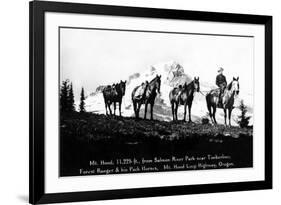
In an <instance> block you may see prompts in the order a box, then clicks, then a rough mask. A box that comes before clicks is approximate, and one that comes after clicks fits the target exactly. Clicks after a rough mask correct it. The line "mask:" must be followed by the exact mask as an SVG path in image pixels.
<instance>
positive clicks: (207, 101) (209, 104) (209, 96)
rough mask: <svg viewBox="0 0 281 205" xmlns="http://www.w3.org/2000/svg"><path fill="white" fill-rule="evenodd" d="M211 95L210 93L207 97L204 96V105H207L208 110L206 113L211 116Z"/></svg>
mask: <svg viewBox="0 0 281 205" xmlns="http://www.w3.org/2000/svg"><path fill="white" fill-rule="evenodd" d="M211 97H212V96H211V94H210V93H208V94H207V95H206V103H207V109H208V111H209V113H210V114H211V107H212V106H211Z"/></svg>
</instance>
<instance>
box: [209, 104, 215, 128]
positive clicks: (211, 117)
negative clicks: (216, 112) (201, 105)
mask: <svg viewBox="0 0 281 205" xmlns="http://www.w3.org/2000/svg"><path fill="white" fill-rule="evenodd" d="M207 108H208V111H209V116H210V119H211V121H212V123H214V120H213V115H212V107H211V106H210V105H209V104H208V103H207Z"/></svg>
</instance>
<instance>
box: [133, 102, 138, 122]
mask: <svg viewBox="0 0 281 205" xmlns="http://www.w3.org/2000/svg"><path fill="white" fill-rule="evenodd" d="M133 107H134V112H135V118H137V103H136V102H135V101H133Z"/></svg>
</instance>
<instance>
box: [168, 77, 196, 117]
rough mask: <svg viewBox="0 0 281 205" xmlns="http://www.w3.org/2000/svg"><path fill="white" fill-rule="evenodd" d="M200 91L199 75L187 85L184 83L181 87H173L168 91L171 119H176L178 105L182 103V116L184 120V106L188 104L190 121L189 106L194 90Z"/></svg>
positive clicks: (189, 112)
mask: <svg viewBox="0 0 281 205" xmlns="http://www.w3.org/2000/svg"><path fill="white" fill-rule="evenodd" d="M195 91H197V92H199V91H200V83H199V77H198V78H194V80H193V81H192V82H190V83H189V84H188V85H187V84H186V83H185V84H184V85H183V87H182V88H174V89H173V90H171V91H170V93H169V98H170V102H171V107H172V114H173V120H178V106H179V105H184V118H183V121H186V106H188V114H189V115H188V116H189V122H192V121H191V106H192V101H193V95H194V92H195Z"/></svg>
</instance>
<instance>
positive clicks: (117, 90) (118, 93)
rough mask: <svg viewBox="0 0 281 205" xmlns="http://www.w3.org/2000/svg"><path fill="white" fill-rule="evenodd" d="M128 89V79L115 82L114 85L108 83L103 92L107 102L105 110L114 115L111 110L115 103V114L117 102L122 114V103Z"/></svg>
mask: <svg viewBox="0 0 281 205" xmlns="http://www.w3.org/2000/svg"><path fill="white" fill-rule="evenodd" d="M125 91H126V81H122V80H121V81H120V83H117V84H113V85H108V86H106V87H105V88H104V89H103V91H102V93H103V98H104V104H105V110H106V114H107V115H108V111H107V110H109V114H110V115H112V111H111V108H110V106H111V104H112V103H113V105H114V115H115V111H116V103H118V105H119V115H120V116H121V105H122V98H123V96H124V95H125Z"/></svg>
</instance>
